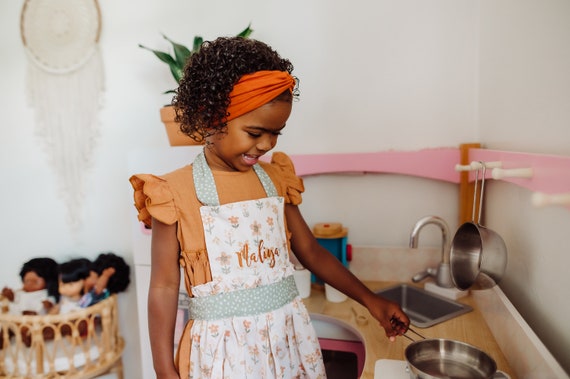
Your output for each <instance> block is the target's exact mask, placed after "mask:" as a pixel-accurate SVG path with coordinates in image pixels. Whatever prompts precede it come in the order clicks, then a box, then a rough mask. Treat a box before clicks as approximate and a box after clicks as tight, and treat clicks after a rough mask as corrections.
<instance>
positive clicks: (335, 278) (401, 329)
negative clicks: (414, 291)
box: [285, 204, 410, 337]
mask: <svg viewBox="0 0 570 379" xmlns="http://www.w3.org/2000/svg"><path fill="white" fill-rule="evenodd" d="M285 216H286V217H287V226H288V228H289V231H290V232H291V234H292V235H291V249H292V250H293V252H294V253H295V256H296V257H297V258H298V259H299V261H300V262H301V264H302V265H303V266H304V267H305V268H307V269H309V270H310V271H311V272H312V273H313V274H315V275H316V276H318V277H319V278H320V279H322V280H324V281H325V282H326V283H328V284H330V285H331V286H333V287H334V288H336V289H338V290H339V291H341V292H343V293H345V294H346V295H347V296H349V297H351V298H352V299H354V300H356V301H358V302H359V303H360V304H362V305H364V306H365V307H366V308H368V311H369V312H370V313H371V314H372V316H374V318H376V319H377V320H378V321H379V322H380V325H381V326H382V327H383V328H384V330H385V332H386V336H388V337H394V336H396V335H399V334H403V333H405V332H406V330H407V327H408V325H409V323H410V320H409V318H408V316H406V314H405V313H404V312H403V311H402V309H401V308H400V306H399V305H398V304H397V303H395V302H392V301H389V300H387V299H384V298H383V297H381V296H378V295H376V294H375V293H374V292H372V291H371V290H370V289H369V288H368V287H366V286H365V285H364V284H363V283H362V282H361V281H360V280H359V279H358V278H357V277H356V276H354V274H352V273H351V272H350V271H349V270H348V269H347V268H346V267H344V266H343V264H342V263H341V262H340V261H339V260H338V259H337V258H336V257H335V256H334V255H332V254H331V253H330V252H328V251H327V250H326V249H325V248H323V247H322V246H321V245H320V244H319V243H318V241H317V240H316V238H315V237H314V236H313V233H312V232H311V230H310V229H309V227H308V226H307V223H306V222H305V220H304V219H303V216H302V215H301V212H300V211H299V208H298V207H297V206H296V205H291V204H286V205H285ZM393 318H395V319H396V320H398V321H399V322H393V321H392V319H393Z"/></svg>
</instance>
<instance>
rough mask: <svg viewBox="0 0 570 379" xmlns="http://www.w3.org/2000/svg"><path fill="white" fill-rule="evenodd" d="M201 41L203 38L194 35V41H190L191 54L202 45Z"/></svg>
mask: <svg viewBox="0 0 570 379" xmlns="http://www.w3.org/2000/svg"><path fill="white" fill-rule="evenodd" d="M202 42H204V38H202V37H200V36H196V37H194V42H193V43H192V54H194V53H197V52H198V50H200V46H202Z"/></svg>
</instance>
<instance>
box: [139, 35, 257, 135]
mask: <svg viewBox="0 0 570 379" xmlns="http://www.w3.org/2000/svg"><path fill="white" fill-rule="evenodd" d="M252 32H253V29H251V24H250V25H248V26H247V27H246V28H245V29H244V30H242V31H241V32H240V33H238V34H237V35H236V36H238V37H244V38H247V37H249V35H250V34H251V33H252ZM163 37H164V39H166V40H167V41H168V42H170V44H171V45H172V50H173V52H172V53H169V52H165V51H160V50H154V49H151V48H148V47H146V46H143V45H141V44H139V47H140V48H143V49H145V50H149V51H151V52H153V53H154V55H155V56H156V57H157V58H158V59H160V60H161V61H162V62H164V63H166V64H167V65H168V67H169V68H170V72H171V73H172V77H173V78H174V80H175V81H176V84H179V83H180V79H182V75H183V74H184V65H185V64H186V61H187V60H188V58H189V57H190V56H192V54H194V53H196V52H197V51H198V50H200V46H201V45H202V42H204V39H203V38H202V37H201V36H195V37H194V41H193V43H192V49H189V48H188V47H186V46H184V45H181V44H179V43H176V42H174V41H172V40H171V39H170V38H168V37H167V36H165V35H163ZM174 92H175V90H174V89H170V90H168V91H165V92H164V93H165V94H167V93H174ZM175 117H176V112H175V110H174V107H173V106H171V105H165V106H163V107H162V108H161V109H160V119H161V120H162V122H163V123H164V126H165V128H166V133H167V135H168V141H169V142H170V145H171V146H183V145H197V144H198V142H196V141H194V140H193V139H192V138H190V137H188V136H187V135H185V134H183V133H182V132H181V131H180V124H179V123H178V122H176V121H174V119H175Z"/></svg>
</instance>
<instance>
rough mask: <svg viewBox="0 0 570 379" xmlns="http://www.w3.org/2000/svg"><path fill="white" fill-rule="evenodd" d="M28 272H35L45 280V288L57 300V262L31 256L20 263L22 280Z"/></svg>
mask: <svg viewBox="0 0 570 379" xmlns="http://www.w3.org/2000/svg"><path fill="white" fill-rule="evenodd" d="M28 272H35V273H36V274H37V275H38V276H39V277H41V278H43V279H44V280H45V282H46V289H47V291H48V295H49V296H53V297H54V298H55V300H56V301H59V271H58V264H57V262H56V261H55V260H53V259H51V258H43V257H42V258H33V259H30V260H29V261H27V262H26V263H24V264H23V265H22V269H21V270H20V278H22V280H24V276H26V274H27V273H28Z"/></svg>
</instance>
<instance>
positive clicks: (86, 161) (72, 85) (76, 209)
mask: <svg viewBox="0 0 570 379" xmlns="http://www.w3.org/2000/svg"><path fill="white" fill-rule="evenodd" d="M103 82H104V73H103V62H102V59H101V54H100V52H99V49H98V48H97V49H96V51H95V53H94V54H93V55H92V56H91V58H90V59H89V60H88V61H87V62H86V63H85V64H83V65H82V66H81V67H78V68H77V69H75V70H73V71H71V72H68V73H50V72H48V71H46V70H44V69H42V68H40V67H39V66H38V65H36V64H35V63H34V62H33V61H32V60H31V59H30V60H28V96H29V97H28V99H29V101H30V105H31V106H32V107H34V109H35V116H36V134H37V135H38V136H39V137H40V138H41V140H42V143H43V145H44V146H43V147H44V149H45V151H46V154H47V155H48V161H49V163H50V165H51V166H52V167H53V169H54V171H55V175H56V180H57V181H58V189H59V191H60V193H61V196H62V198H63V201H64V203H65V205H66V206H67V216H68V223H69V225H70V226H71V228H72V229H73V230H75V231H76V230H78V229H79V227H80V226H81V211H82V204H83V199H84V195H85V189H84V185H85V174H86V172H87V171H88V169H89V168H90V166H91V163H92V162H91V160H92V154H93V151H94V148H95V145H96V142H97V137H98V134H99V130H98V129H99V128H98V126H99V120H98V117H97V114H98V111H99V108H100V107H101V95H102V93H103V89H104V88H103Z"/></svg>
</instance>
